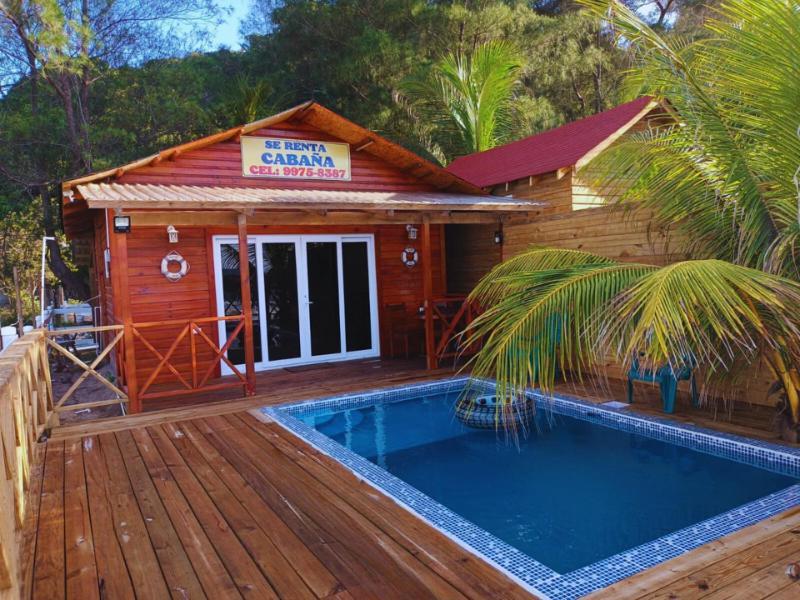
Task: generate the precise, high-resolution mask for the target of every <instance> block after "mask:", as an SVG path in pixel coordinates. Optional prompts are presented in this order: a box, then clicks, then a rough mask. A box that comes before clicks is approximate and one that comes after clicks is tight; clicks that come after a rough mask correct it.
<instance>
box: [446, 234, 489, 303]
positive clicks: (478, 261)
mask: <svg viewBox="0 0 800 600" xmlns="http://www.w3.org/2000/svg"><path fill="white" fill-rule="evenodd" d="M498 229H499V226H498V225H446V226H445V249H446V255H447V291H448V292H450V293H452V294H468V293H469V292H471V291H472V288H474V287H475V284H477V283H478V281H480V279H481V277H483V276H484V275H486V273H488V272H489V271H490V270H491V269H492V267H494V266H495V265H496V264H497V263H499V262H500V261H501V260H502V255H503V247H502V246H501V245H498V244H495V243H494V233H495V231H497V230H498Z"/></svg>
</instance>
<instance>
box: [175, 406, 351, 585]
mask: <svg viewBox="0 0 800 600" xmlns="http://www.w3.org/2000/svg"><path fill="white" fill-rule="evenodd" d="M180 428H181V430H182V431H183V432H184V434H185V435H186V436H187V437H189V439H190V440H191V441H192V443H193V444H194V445H195V447H196V448H197V449H198V450H199V452H200V453H201V454H202V455H203V456H204V457H205V459H206V460H207V461H208V463H209V464H210V465H211V466H212V467H213V469H214V470H215V471H216V473H218V474H219V476H220V477H221V478H222V480H223V481H224V482H225V483H226V485H227V486H228V487H229V488H230V489H231V491H233V492H234V493H235V494H236V496H237V497H238V498H239V500H240V501H241V502H242V504H243V506H244V509H245V510H247V511H248V512H249V513H250V514H252V515H253V517H254V518H255V519H256V521H257V522H258V523H259V525H260V526H261V528H262V529H263V530H264V532H265V533H266V534H267V535H269V536H270V537H271V538H272V540H273V541H274V543H275V545H276V546H277V547H278V548H279V549H280V550H281V552H282V553H283V554H284V556H285V557H286V560H287V561H288V562H289V564H290V565H291V566H292V568H293V569H294V570H295V571H296V572H297V573H298V575H299V576H300V577H301V578H303V580H304V581H305V582H306V584H307V585H308V587H309V588H310V589H311V590H312V591H313V592H314V594H315V595H316V596H317V597H319V598H327V597H331V596H335V595H336V594H337V593H339V592H342V591H343V587H342V584H341V582H339V580H337V579H336V577H334V575H333V574H332V573H331V572H330V571H329V570H328V569H327V568H326V567H325V565H323V564H322V562H321V561H320V559H319V558H317V557H316V556H315V555H314V553H313V552H311V550H310V549H309V548H308V547H307V546H306V545H305V544H304V543H303V541H302V540H301V539H300V538H299V537H298V536H297V535H296V534H295V533H294V532H293V531H292V530H291V529H289V527H288V526H287V525H286V523H284V522H283V521H282V520H281V519H280V517H279V516H278V515H277V514H275V512H274V511H273V510H272V509H271V508H270V507H269V506H268V505H267V503H266V502H264V501H263V499H262V498H261V497H260V496H259V495H258V494H257V493H256V491H255V490H254V489H253V488H252V487H251V486H250V485H248V483H247V482H246V481H245V480H244V479H243V478H242V476H241V475H240V474H239V473H238V472H237V471H236V468H235V467H234V466H233V465H232V464H230V463H229V462H228V461H226V460H225V459H224V458H223V457H222V455H221V454H220V453H219V452H218V451H217V450H216V448H214V447H213V446H212V445H211V444H210V443H209V442H208V440H206V439H205V437H203V435H202V434H201V433H200V432H199V430H198V429H197V428H196V425H195V423H192V422H191V421H186V422H183V423H181V424H180Z"/></svg>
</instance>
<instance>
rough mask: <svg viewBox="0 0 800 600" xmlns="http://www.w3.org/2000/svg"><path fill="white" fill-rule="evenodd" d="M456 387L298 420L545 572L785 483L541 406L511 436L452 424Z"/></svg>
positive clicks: (576, 564)
mask: <svg viewBox="0 0 800 600" xmlns="http://www.w3.org/2000/svg"><path fill="white" fill-rule="evenodd" d="M458 396H459V393H458V391H451V392H449V393H438V394H433V395H426V396H419V397H414V398H411V399H408V400H401V401H396V402H386V403H380V404H375V405H371V406H367V407H363V408H358V409H350V410H341V411H336V410H331V409H330V408H325V409H319V410H317V411H313V412H310V413H304V414H303V415H298V418H299V419H301V420H302V421H304V422H305V423H306V424H307V425H309V426H311V427H314V428H315V429H317V430H318V431H319V432H320V433H322V434H324V435H326V436H328V437H330V438H332V439H333V440H335V441H336V442H338V443H340V444H341V445H343V446H345V447H346V448H347V449H349V450H351V451H352V452H355V453H356V454H359V455H361V456H363V457H364V458H366V459H368V460H370V461H371V462H373V463H375V464H377V465H378V466H380V467H382V468H383V469H385V470H387V471H389V472H390V473H392V474H393V475H395V476H396V477H398V478H400V479H402V480H403V481H405V482H406V483H408V484H410V485H412V486H414V487H415V488H417V489H418V490H420V491H422V492H424V493H425V494H427V495H428V496H430V497H431V498H433V499H435V500H437V501H438V502H440V503H441V504H443V505H444V506H446V507H448V508H449V509H451V510H452V511H454V512H456V513H458V514H460V515H461V516H463V517H465V518H466V519H468V520H470V521H472V522H473V523H475V524H476V525H478V526H479V527H481V528H483V529H485V530H487V531H488V532H490V533H492V534H494V535H495V536H496V537H498V538H500V539H501V540H503V541H505V542H506V543H508V544H510V545H511V546H513V547H515V548H517V549H518V550H520V551H522V552H523V553H525V554H527V555H528V556H530V557H532V558H534V559H536V560H537V561H539V562H540V563H542V564H544V565H546V566H547V567H550V568H551V569H552V570H554V571H556V572H557V573H567V572H570V571H573V570H575V569H578V568H580V567H583V566H586V565H589V564H591V563H594V562H596V561H598V560H601V559H604V558H606V557H608V556H611V555H613V554H616V553H619V552H622V551H624V550H627V549H630V548H633V547H635V546H638V545H640V544H643V543H645V542H649V541H651V540H654V539H656V538H659V537H661V536H663V535H666V534H668V533H670V532H673V531H676V530H678V529H681V528H684V527H687V526H689V525H693V524H695V523H698V522H699V521H702V520H704V519H707V518H709V517H712V516H714V515H718V514H720V513H723V512H725V511H728V510H730V509H732V508H735V507H738V506H740V505H742V504H745V503H748V502H751V501H753V500H756V499H758V498H760V497H762V496H765V495H767V494H770V493H772V492H776V491H778V490H782V489H784V488H786V487H788V486H790V485H792V484H794V483H796V482H797V480H795V479H793V478H791V477H788V476H785V475H780V474H777V473H772V472H770V471H767V470H763V469H759V468H756V467H752V466H749V465H746V464H743V463H739V462H735V461H733V460H728V459H725V458H720V457H717V456H713V455H710V454H705V453H701V452H698V451H695V450H691V449H688V448H684V447H681V446H677V445H673V444H669V443H666V442H662V441H658V440H654V439H650V438H647V437H644V436H641V435H637V434H632V433H628V432H625V431H621V430H617V429H613V428H611V427H606V426H603V425H600V424H597V423H591V422H588V421H583V420H580V419H576V418H573V417H569V416H564V415H560V414H554V413H552V412H549V411H544V410H539V411H537V416H536V427H535V428H533V429H534V431H533V432H532V433H531V434H530V435H529V436H528V437H527V439H522V440H520V443H519V446H516V445H514V444H511V443H508V442H507V441H506V439H505V437H504V436H503V434H502V433H499V434H498V433H497V432H495V431H494V430H476V429H470V428H467V427H466V426H463V425H462V424H461V423H460V422H459V421H458V420H457V419H456V418H455V413H454V405H455V403H456V401H457V399H458Z"/></svg>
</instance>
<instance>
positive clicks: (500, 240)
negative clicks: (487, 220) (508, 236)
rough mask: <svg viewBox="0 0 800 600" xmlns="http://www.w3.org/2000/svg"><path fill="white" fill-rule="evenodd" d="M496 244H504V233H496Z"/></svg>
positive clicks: (498, 231)
mask: <svg viewBox="0 0 800 600" xmlns="http://www.w3.org/2000/svg"><path fill="white" fill-rule="evenodd" d="M494 243H495V244H498V245H499V244H502V243H503V232H502V231H500V230H499V229H498V230H497V231H495V232H494Z"/></svg>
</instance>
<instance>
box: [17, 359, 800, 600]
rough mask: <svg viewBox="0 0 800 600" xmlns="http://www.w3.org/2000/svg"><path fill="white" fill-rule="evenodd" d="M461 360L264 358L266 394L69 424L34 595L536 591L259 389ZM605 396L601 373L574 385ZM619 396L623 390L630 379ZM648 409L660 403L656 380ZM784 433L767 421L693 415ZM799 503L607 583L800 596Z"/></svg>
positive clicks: (43, 517) (63, 432)
mask: <svg viewBox="0 0 800 600" xmlns="http://www.w3.org/2000/svg"><path fill="white" fill-rule="evenodd" d="M449 374H451V372H450V371H447V370H440V371H438V372H428V371H424V370H421V369H420V365H419V364H418V363H415V362H414V361H407V362H405V361H362V362H359V363H344V364H339V365H334V366H324V367H322V368H316V369H301V370H291V371H272V372H269V373H263V374H261V375H260V381H259V384H260V390H262V391H265V393H264V394H262V395H260V396H257V397H255V398H247V399H235V400H226V401H223V402H220V401H219V400H218V398H216V399H215V398H209V402H208V403H206V404H203V405H202V406H193V407H182V406H180V405H176V406H174V407H170V408H169V409H168V410H164V411H160V412H151V413H145V414H142V415H137V416H134V417H126V418H124V419H109V420H105V421H96V422H93V423H87V424H77V425H70V426H63V427H60V428H59V429H57V430H54V432H53V437H51V439H50V441H48V442H47V444H45V445H41V446H40V448H39V452H40V453H41V454H42V460H41V464H42V465H43V468H42V469H41V470H43V472H39V473H38V474H37V473H34V477H33V481H34V486H33V497H34V503H33V504H34V505H35V510H34V511H32V516H31V522H30V524H29V530H30V531H31V532H32V533H33V535H32V536H31V539H30V544H31V548H30V555H31V556H33V557H34V561H33V565H32V567H31V569H30V572H29V575H28V578H29V583H28V589H29V590H32V595H33V597H34V598H46V599H48V600H49V599H51V598H62V597H70V598H81V599H83V598H133V597H138V598H143V597H144V598H162V597H167V596H173V597H180V598H203V597H207V598H218V597H239V596H248V597H255V598H276V597H280V598H292V599H293V598H378V597H379V598H414V599H416V598H530V597H531V596H530V595H529V594H528V593H527V592H525V591H524V590H523V589H521V588H520V587H518V586H517V585H516V584H514V583H513V582H512V581H511V580H509V579H508V578H506V577H505V576H504V575H502V574H501V573H499V572H498V571H496V570H494V569H493V568H492V567H491V566H489V565H488V564H486V563H484V562H482V561H481V560H480V559H478V558H477V557H475V556H474V555H472V554H471V553H469V552H467V551H466V550H464V549H463V548H461V547H460V546H458V545H456V544H455V543H454V542H452V541H451V540H449V539H448V538H446V537H444V536H443V535H442V534H441V533H439V532H437V531H436V530H434V529H433V528H431V527H429V526H427V525H426V524H425V523H424V522H422V521H421V520H419V519H417V518H416V517H415V516H414V515H412V514H410V513H408V512H407V511H405V510H404V509H402V508H401V507H399V506H398V505H396V504H395V503H394V502H393V501H391V500H390V499H388V498H386V497H385V496H383V495H382V494H380V493H379V492H377V491H376V490H374V489H373V488H371V487H369V486H368V485H366V484H364V483H363V482H360V481H359V480H358V479H357V478H356V477H355V476H353V475H352V474H351V473H350V472H349V471H347V470H345V469H344V468H343V467H341V466H340V465H339V464H338V463H336V462H334V461H332V460H331V459H329V458H328V457H326V456H323V455H320V454H319V453H318V452H316V451H315V450H313V449H312V448H311V447H310V446H308V445H307V444H306V443H305V442H303V441H302V440H299V439H298V438H296V437H295V436H293V435H291V434H289V433H288V432H286V431H285V430H284V429H282V428H280V427H279V426H277V425H276V424H274V423H268V422H263V421H260V420H258V419H256V417H254V416H253V415H251V414H250V413H249V412H247V409H248V408H252V407H254V406H257V405H261V404H275V403H281V402H287V401H291V400H297V399H303V398H312V397H317V396H324V395H330V394H335V393H342V392H346V391H353V390H363V389H367V388H375V387H383V386H386V385H396V384H402V383H407V382H412V381H420V380H425V379H430V378H439V377H442V376H446V375H449ZM564 391H567V392H571V393H575V392H579V393H581V394H582V395H585V396H587V397H590V398H592V399H594V400H597V401H600V400H605V399H607V398H605V397H602V396H598V395H596V393H595V394H594V395H593V392H592V391H591V390H588V389H583V390H581V389H577V390H576V389H574V388H570V389H566V388H565V389H564ZM615 395H616V392H615ZM637 398H641V401H639V402H637V403H636V404H634V406H633V410H639V411H642V412H645V413H648V412H650V413H652V412H654V411H656V410H657V405H656V404H655V402H654V401H653V400H652V398H651V397H650V396H649V395H648V394H641V395H639V396H637ZM679 418H681V419H683V420H692V421H694V422H700V423H701V424H703V425H705V426H712V427H717V428H719V429H723V430H733V431H736V432H737V433H747V432H750V433H751V434H752V435H754V436H758V437H768V435H769V434H767V433H766V432H765V431H764V430H763V429H759V428H757V427H756V425H755V424H754V425H753V426H746V425H741V424H739V425H731V424H729V423H726V422H724V421H712V420H711V419H710V417H709V415H708V414H705V413H702V411H698V412H697V413H695V414H685V415H682V416H681V417H679ZM795 561H800V507H798V508H797V509H795V510H793V511H789V512H787V513H784V514H782V515H778V516H776V517H775V518H773V519H770V520H768V521H764V522H762V523H759V524H757V525H754V526H753V527H750V528H747V529H744V530H742V531H739V532H736V533H734V534H732V535H730V536H727V537H726V538H722V539H720V540H717V541H715V542H712V543H711V544H708V545H707V546H705V547H703V548H699V549H697V550H695V551H693V552H690V553H687V554H685V555H682V556H680V557H678V558H676V559H674V560H672V561H670V562H667V563H664V564H662V565H658V566H657V567H654V568H652V569H650V570H647V571H644V572H642V573H640V574H638V575H636V576H634V577H631V578H630V579H627V580H624V581H621V582H619V583H617V584H615V585H614V586H612V587H610V588H607V589H606V590H601V591H600V592H597V593H596V594H595V597H598V598H672V599H694V598H705V597H709V598H715V599H722V598H746V599H750V598H773V599H775V600H780V599H783V598H798V597H800V583H798V582H794V581H793V580H791V579H790V578H789V577H787V576H786V575H785V573H784V571H785V568H786V565H787V564H789V563H791V562H795Z"/></svg>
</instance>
